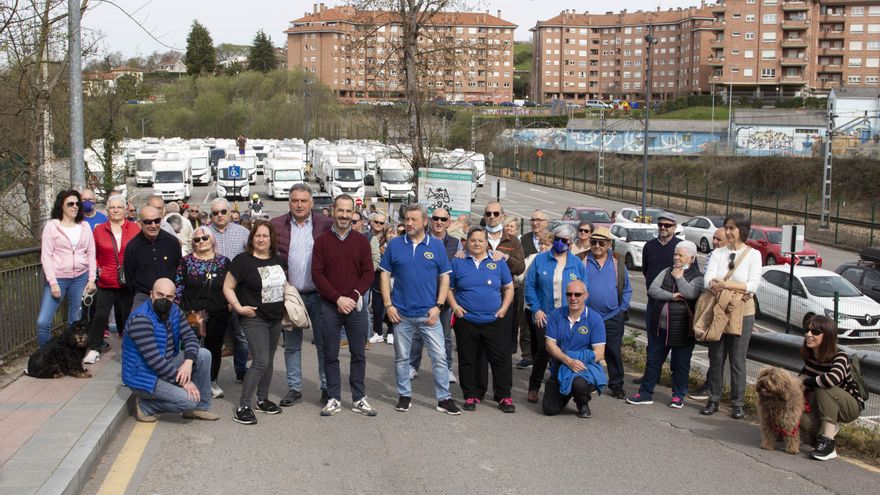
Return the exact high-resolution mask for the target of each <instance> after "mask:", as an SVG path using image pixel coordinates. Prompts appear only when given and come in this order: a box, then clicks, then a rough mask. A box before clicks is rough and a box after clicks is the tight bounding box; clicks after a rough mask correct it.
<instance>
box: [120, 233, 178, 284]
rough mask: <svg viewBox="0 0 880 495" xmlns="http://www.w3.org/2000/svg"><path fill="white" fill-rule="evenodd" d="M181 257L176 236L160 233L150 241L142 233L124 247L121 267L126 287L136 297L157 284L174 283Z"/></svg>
mask: <svg viewBox="0 0 880 495" xmlns="http://www.w3.org/2000/svg"><path fill="white" fill-rule="evenodd" d="M181 257H182V254H181V250H180V241H179V240H178V239H177V237H176V236H174V235H171V234H169V233H168V232H165V231H164V230H160V231H159V236H158V237H156V239H155V240H153V241H150V240H148V239H147V237H146V236H145V235H144V233H143V231H142V232H140V233H139V234H138V235H136V236H134V238H133V239H132V240H130V241H128V245H126V246H125V258H124V260H123V261H122V266H123V269H124V270H125V280H126V285H128V286H129V287H131V289H132V290H133V291H134V293H135V294H137V293H138V292H143V293H149V292H150V291H151V290H153V283H154V282H156V280H158V279H160V278H168V279H171V280H172V281H173V280H174V277H175V275H176V274H177V265H179V264H180V258H181Z"/></svg>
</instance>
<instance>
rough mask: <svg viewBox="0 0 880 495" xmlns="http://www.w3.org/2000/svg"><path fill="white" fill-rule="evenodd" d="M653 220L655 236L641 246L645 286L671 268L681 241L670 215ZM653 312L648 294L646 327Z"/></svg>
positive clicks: (652, 304)
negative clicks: (655, 228)
mask: <svg viewBox="0 0 880 495" xmlns="http://www.w3.org/2000/svg"><path fill="white" fill-rule="evenodd" d="M655 220H656V222H657V237H656V238H654V239H651V240H650V241H648V242H646V243H645V246H644V247H643V248H642V274H643V275H644V276H645V287H650V286H651V283H652V282H654V279H655V278H657V275H659V274H660V272H662V271H663V270H665V269H667V268H672V263H673V257H675V246H676V245H677V244H678V243H679V242H681V239H679V238H678V237H676V236H675V227H676V225H677V224H676V221H675V218H673V217H672V215H670V214H668V213H661V214H660V215H659V216H658V217H657V218H656V219H655ZM646 291H647V289H646ZM653 313H654V300H653V299H651V297H650V296H648V303H647V304H646V308H645V326H646V327H647V326H648V318H649V315H651V314H653ZM621 398H625V397H621Z"/></svg>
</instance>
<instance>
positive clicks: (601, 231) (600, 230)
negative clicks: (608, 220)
mask: <svg viewBox="0 0 880 495" xmlns="http://www.w3.org/2000/svg"><path fill="white" fill-rule="evenodd" d="M590 239H591V240H592V239H605V240H606V241H610V240H612V238H611V231H610V230H608V227H596V230H594V231H593V233H592V234H591V235H590Z"/></svg>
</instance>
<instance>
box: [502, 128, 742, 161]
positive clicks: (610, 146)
mask: <svg viewBox="0 0 880 495" xmlns="http://www.w3.org/2000/svg"><path fill="white" fill-rule="evenodd" d="M724 137H725V136H722V135H719V134H712V133H708V132H672V131H651V132H649V133H648V153H650V154H652V155H698V154H700V153H703V152H705V151H709V150H711V149H712V148H713V147H715V146H717V144H718V143H720V142H721V141H722V139H723V138H724ZM502 138H503V139H505V140H507V141H512V140H513V139H516V140H517V141H519V144H520V145H523V146H527V147H531V148H542V149H557V150H564V151H595V152H597V151H599V150H600V149H601V148H602V146H603V145H602V141H604V148H605V151H606V152H608V153H621V154H640V153H642V150H643V148H644V133H642V132H641V131H607V132H606V133H605V136H604V138H603V136H602V133H601V131H598V130H568V129H524V130H520V131H518V132H515V133H514V132H513V131H509V130H508V131H505V132H504V133H503V134H502Z"/></svg>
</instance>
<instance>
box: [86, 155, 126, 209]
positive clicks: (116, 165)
mask: <svg viewBox="0 0 880 495" xmlns="http://www.w3.org/2000/svg"><path fill="white" fill-rule="evenodd" d="M93 146H94V147H95V149H98V150H101V149H102V148H101V146H96V145H95V143H93ZM83 160H84V162H85V168H86V172H87V174H86V186H87V187H88V188H90V189H91V190H92V191H93V192H94V193H95V198H96V199H97V200H98V202H101V203H103V202H104V201H105V200H106V198H105V197H104V175H105V171H104V164H103V162H102V161H101V159H100V157H99V156H98V154H97V153H95V151H93V150H92V149H88V148H87V149H86V150H84V152H83ZM112 169H113V180H112V181H111V187H112V188H113V189H115V190H117V191H119V192H121V193H122V196H123V197H128V188H127V186H126V184H125V174H126V165H125V155H124V153H118V154H116V155H114V156H113V166H112Z"/></svg>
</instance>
